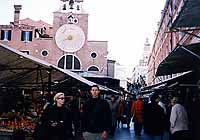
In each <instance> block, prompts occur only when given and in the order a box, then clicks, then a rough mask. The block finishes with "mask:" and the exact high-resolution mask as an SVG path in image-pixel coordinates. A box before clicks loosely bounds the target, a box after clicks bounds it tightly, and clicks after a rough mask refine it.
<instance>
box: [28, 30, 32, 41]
mask: <svg viewBox="0 0 200 140" xmlns="http://www.w3.org/2000/svg"><path fill="white" fill-rule="evenodd" d="M32 37H33V31H30V32H29V41H32V40H33V39H32Z"/></svg>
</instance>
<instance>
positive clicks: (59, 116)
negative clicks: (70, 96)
mask: <svg viewBox="0 0 200 140" xmlns="http://www.w3.org/2000/svg"><path fill="white" fill-rule="evenodd" d="M54 102H55V104H54V105H52V106H49V107H47V108H46V110H45V111H44V114H43V116H42V118H41V119H42V123H43V125H44V126H45V134H47V135H46V139H47V140H71V139H72V137H73V135H72V114H71V111H70V110H69V109H68V108H67V107H65V106H64V103H65V95H64V93H57V94H56V95H55V96H54Z"/></svg>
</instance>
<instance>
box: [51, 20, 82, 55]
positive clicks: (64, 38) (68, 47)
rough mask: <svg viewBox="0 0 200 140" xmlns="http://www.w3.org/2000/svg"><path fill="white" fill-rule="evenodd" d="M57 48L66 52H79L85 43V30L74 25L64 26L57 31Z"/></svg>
mask: <svg viewBox="0 0 200 140" xmlns="http://www.w3.org/2000/svg"><path fill="white" fill-rule="evenodd" d="M55 41H56V44H57V46H58V47H59V48H60V49H61V50H63V51H65V52H75V51H78V50H79V49H80V48H81V47H82V46H83V45H84V43H85V34H84V32H83V30H82V29H81V28H80V27H79V26H77V25H74V24H64V25H62V26H61V27H60V28H58V30H57V31H56V35H55Z"/></svg>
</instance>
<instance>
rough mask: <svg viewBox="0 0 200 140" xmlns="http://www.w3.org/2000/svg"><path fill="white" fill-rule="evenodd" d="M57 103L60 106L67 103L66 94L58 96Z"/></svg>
mask: <svg viewBox="0 0 200 140" xmlns="http://www.w3.org/2000/svg"><path fill="white" fill-rule="evenodd" d="M56 103H57V105H58V106H62V105H64V103H65V96H64V95H60V96H58V97H57V98H56Z"/></svg>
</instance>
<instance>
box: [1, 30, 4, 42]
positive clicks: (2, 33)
mask: <svg viewBox="0 0 200 140" xmlns="http://www.w3.org/2000/svg"><path fill="white" fill-rule="evenodd" d="M3 39H4V30H1V40H3Z"/></svg>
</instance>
